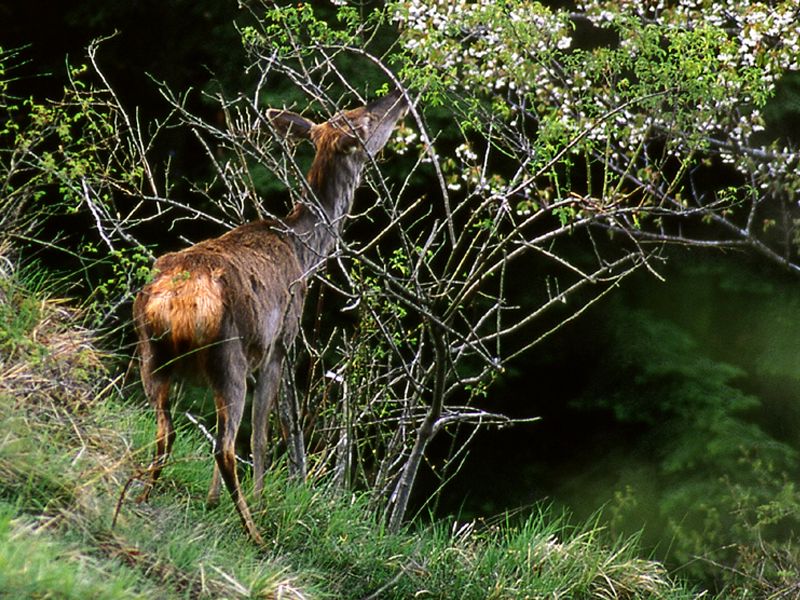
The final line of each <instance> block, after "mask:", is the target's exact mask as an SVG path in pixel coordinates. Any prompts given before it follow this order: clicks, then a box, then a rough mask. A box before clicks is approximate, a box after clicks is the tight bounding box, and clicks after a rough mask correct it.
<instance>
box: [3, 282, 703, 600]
mask: <svg viewBox="0 0 800 600" xmlns="http://www.w3.org/2000/svg"><path fill="white" fill-rule="evenodd" d="M0 279H2V280H1V281H0V319H2V320H1V321H0V330H1V331H0V345H2V347H3V350H4V351H3V353H2V354H1V355H0V597H13V598H28V597H30V598H67V599H70V598H76V599H77V598H166V599H169V598H198V597H206V598H249V597H253V598H286V599H305V598H353V599H367V598H373V599H378V598H381V599H383V598H398V599H407V598H444V599H447V598H476V599H486V598H543V599H544V598H570V599H573V600H579V599H596V598H600V599H603V598H608V599H635V598H663V599H668V600H673V599H675V600H677V599H688V598H695V597H698V596H697V594H696V593H695V592H693V591H692V590H690V589H688V588H686V587H683V586H681V585H680V584H678V583H676V582H675V581H673V580H672V579H671V578H670V577H669V575H668V574H667V573H666V572H665V571H664V569H663V567H662V566H661V565H660V564H658V563H656V562H654V561H651V560H647V559H642V558H640V557H639V556H638V554H637V546H636V543H635V540H621V541H616V542H610V541H609V540H606V539H604V536H603V532H602V528H601V527H600V526H599V525H598V524H597V523H590V524H587V525H585V526H584V527H582V528H574V527H570V526H568V525H567V524H566V520H565V519H562V518H560V517H559V516H558V515H556V514H553V513H552V512H551V511H549V510H541V511H539V512H535V513H534V514H533V515H532V516H530V517H529V518H528V519H527V520H523V521H522V522H515V523H512V522H510V521H506V520H503V519H498V520H497V521H496V522H492V523H473V522H468V523H460V522H456V521H451V522H446V523H443V522H438V523H433V524H429V525H427V526H426V525H424V524H417V525H416V527H415V528H414V529H411V528H409V529H406V530H405V531H402V532H400V533H397V534H394V533H390V532H389V531H388V530H387V529H386V528H385V527H384V526H383V524H382V523H381V522H380V521H379V520H378V519H377V518H376V517H375V516H374V514H373V513H372V512H371V511H370V510H369V509H368V507H367V503H366V501H365V500H364V499H362V498H361V497H359V495H357V494H347V493H343V492H341V491H338V490H335V489H334V488H333V486H332V484H330V483H328V482H326V481H325V480H324V478H323V479H320V480H317V481H315V482H309V483H302V482H296V481H293V480H292V479H291V478H290V477H288V475H287V474H286V472H285V470H284V469H283V468H281V467H280V465H278V466H276V467H275V468H273V469H272V470H271V471H270V472H269V473H268V475H267V477H266V481H265V490H264V496H263V499H262V501H261V503H260V505H258V508H257V510H256V511H255V518H256V520H257V522H258V524H259V527H260V528H261V530H262V533H263V534H264V536H265V539H266V540H268V541H267V545H266V547H264V548H257V547H255V546H253V545H252V544H251V543H250V541H249V540H248V539H247V538H246V537H245V536H244V534H243V532H242V529H241V526H240V524H239V522H238V519H237V517H236V513H235V511H234V510H233V507H232V505H231V503H230V501H229V500H228V499H227V498H225V500H224V501H223V502H221V504H220V506H219V507H217V508H215V509H207V508H206V507H205V506H204V503H203V500H204V498H205V489H206V486H207V485H208V482H209V479H210V476H211V468H212V463H211V457H210V451H209V448H208V444H207V442H206V440H205V439H204V437H203V436H202V435H201V434H200V432H198V431H197V430H196V429H194V427H193V426H191V425H189V424H185V425H184V426H183V427H181V428H180V430H179V433H178V440H177V443H176V444H175V452H174V454H173V456H172V457H171V461H170V464H169V465H168V467H167V469H166V470H165V472H164V474H163V475H162V479H161V480H160V482H159V486H158V487H157V488H156V491H155V492H154V494H153V496H152V498H151V500H150V502H149V503H148V504H145V505H137V504H135V503H134V502H133V501H132V499H131V497H133V495H134V493H135V490H134V489H130V490H127V487H128V486H126V484H127V483H129V482H131V481H132V482H134V485H132V486H129V487H131V488H135V487H136V484H135V482H136V480H137V476H138V475H141V472H142V467H143V466H145V465H146V464H147V462H148V460H149V457H150V454H151V451H152V448H151V447H150V446H149V444H150V443H151V440H152V439H153V431H154V423H153V421H154V419H153V417H152V415H151V414H150V411H149V410H148V409H147V407H146V406H145V403H144V402H140V401H131V400H130V399H127V400H125V399H123V397H122V396H123V395H126V396H127V395H129V392H128V391H125V392H124V393H123V392H122V391H121V390H120V389H119V388H118V386H117V382H116V381H115V379H114V378H113V377H112V376H111V374H110V373H109V372H108V371H106V370H105V368H104V366H103V365H104V364H105V363H106V362H108V361H107V360H106V359H105V357H104V356H103V354H102V353H101V352H100V351H99V350H97V344H96V336H94V335H93V334H92V332H90V331H89V330H88V329H86V328H83V327H81V325H80V313H79V312H78V311H75V310H74V309H70V308H69V307H68V304H67V303H65V302H64V301H61V300H57V299H54V298H52V297H51V298H48V297H47V295H46V294H43V293H42V291H41V290H39V289H37V288H36V286H31V285H30V281H26V280H25V278H24V277H20V276H19V274H18V273H16V272H15V273H3V274H2V277H0ZM248 483H249V482H247V481H246V480H245V486H246V487H247V486H248ZM126 490H127V492H128V493H127V494H125V496H124V497H123V496H122V494H123V491H126ZM254 505H255V503H254ZM117 508H118V509H119V514H118V517H117V519H116V523H115V524H114V526H112V522H113V520H114V514H115V511H116V510H117Z"/></svg>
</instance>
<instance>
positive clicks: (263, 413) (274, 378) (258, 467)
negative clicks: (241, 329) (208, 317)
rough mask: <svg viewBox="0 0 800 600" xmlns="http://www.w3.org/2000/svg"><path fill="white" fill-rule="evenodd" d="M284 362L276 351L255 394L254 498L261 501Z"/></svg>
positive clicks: (261, 377)
mask: <svg viewBox="0 0 800 600" xmlns="http://www.w3.org/2000/svg"><path fill="white" fill-rule="evenodd" d="M282 362H283V355H282V353H281V352H279V351H277V350H274V351H273V352H272V354H271V356H270V358H269V359H268V360H267V362H266V363H265V364H264V365H263V366H262V367H261V369H260V370H259V373H258V381H257V383H256V389H255V391H254V393H253V418H252V421H253V422H252V423H251V426H252V437H251V451H252V453H253V490H254V496H255V497H256V498H258V499H259V500H260V499H261V495H262V492H263V490H264V470H265V468H266V456H267V440H269V417H270V414H271V413H272V409H273V407H274V406H275V399H276V396H277V395H278V390H279V389H280V377H281V364H282Z"/></svg>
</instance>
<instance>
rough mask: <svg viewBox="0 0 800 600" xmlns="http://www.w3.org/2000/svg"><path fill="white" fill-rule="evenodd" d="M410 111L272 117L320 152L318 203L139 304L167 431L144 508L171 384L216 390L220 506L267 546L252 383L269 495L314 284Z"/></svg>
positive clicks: (167, 280)
mask: <svg viewBox="0 0 800 600" xmlns="http://www.w3.org/2000/svg"><path fill="white" fill-rule="evenodd" d="M406 110H407V104H406V103H405V100H404V99H403V96H402V94H401V93H400V92H398V91H396V92H393V93H391V94H389V95H387V96H385V97H383V98H381V99H379V100H376V101H374V102H372V103H370V104H368V105H367V106H363V107H360V108H356V109H354V110H350V111H345V112H343V113H341V114H338V115H336V116H334V117H333V118H332V119H330V120H329V121H327V122H325V123H321V124H318V125H317V124H314V123H312V122H311V121H309V120H308V119H306V118H304V117H302V116H300V115H298V114H295V113H292V112H289V111H283V110H269V111H268V112H267V118H268V120H269V121H270V123H271V125H272V127H273V129H274V130H275V132H276V133H277V134H279V135H281V136H283V137H284V138H291V139H296V140H300V139H305V140H310V141H311V142H312V143H313V144H314V146H315V148H316V156H315V158H314V161H313V163H312V165H311V169H310V170H309V173H308V176H307V179H308V189H309V190H310V192H311V194H313V197H314V199H315V200H316V202H309V201H308V198H306V201H303V202H300V203H298V204H297V205H296V206H295V207H294V208H293V210H292V211H291V212H290V213H289V215H287V216H286V218H284V219H283V220H282V221H273V220H259V221H254V222H252V223H247V224H245V225H241V226H240V227H236V228H235V229H233V230H231V231H229V232H227V233H225V234H224V235H222V236H220V237H217V238H213V239H209V240H205V241H202V242H200V243H198V244H195V245H194V246H191V247H189V248H186V249H184V250H181V251H179V252H171V253H169V254H165V255H163V256H162V257H161V258H159V259H158V260H157V261H156V262H155V265H154V278H153V280H152V281H151V282H150V283H148V284H147V285H146V286H145V287H144V288H143V289H142V290H141V291H140V292H139V294H137V296H136V299H135V301H134V305H133V315H134V325H135V328H136V332H137V335H138V339H139V343H138V350H139V355H140V360H141V378H142V383H143V385H144V390H145V393H146V395H147V398H148V399H149V401H150V402H151V404H152V405H153V407H154V408H155V412H156V422H157V433H156V449H155V457H154V459H153V463H152V464H151V466H150V469H149V473H150V477H149V480H148V481H147V482H146V483H145V489H144V491H143V492H142V494H141V496H140V497H139V501H143V500H146V499H147V498H148V496H149V494H150V491H151V490H152V487H153V485H154V484H155V482H156V479H158V476H159V474H160V473H161V470H162V468H163V466H164V463H165V462H166V460H167V457H168V456H169V453H170V451H171V449H172V444H173V442H174V439H175V429H174V427H173V424H172V417H171V413H170V399H169V391H170V385H171V383H172V382H173V380H174V378H176V377H181V378H184V379H190V380H199V381H200V382H201V383H205V384H206V385H208V386H210V387H211V389H212V391H213V394H214V403H215V408H216V416H217V433H216V445H215V450H214V456H215V459H216V462H215V468H214V476H213V478H212V482H211V487H210V489H209V496H208V500H209V503H212V504H213V503H216V502H217V501H218V498H219V478H220V475H221V477H222V479H223V480H224V482H225V485H226V487H227V488H228V491H229V492H230V494H231V497H232V499H233V502H234V504H235V506H236V509H237V511H238V513H239V516H240V517H241V520H242V523H243V525H244V528H245V530H246V531H247V533H248V535H249V536H250V537H251V538H252V539H253V540H254V541H255V542H256V543H259V544H261V543H263V540H262V538H261V536H260V534H259V532H258V529H257V528H256V526H255V523H254V522H253V518H252V515H251V513H250V509H249V507H248V504H247V501H246V500H245V497H244V495H243V493H242V490H241V486H240V484H239V478H238V475H237V470H236V457H235V448H234V445H235V441H236V434H237V432H238V430H239V425H240V423H241V420H242V416H243V414H244V407H245V394H246V379H247V376H248V374H249V373H251V372H255V374H256V385H255V389H254V390H253V406H252V431H253V433H252V453H253V480H254V491H255V495H256V496H260V494H261V491H262V488H263V477H264V460H265V454H266V451H265V449H266V437H267V421H268V418H269V413H270V411H271V408H272V406H273V404H274V402H275V398H276V396H277V393H278V389H279V386H280V376H281V368H282V363H283V360H284V357H285V354H286V351H287V349H288V348H289V347H290V346H291V344H292V343H293V341H294V339H295V337H296V336H297V333H298V328H299V322H300V317H301V313H302V310H303V301H304V298H305V294H306V283H305V281H306V278H307V277H308V275H309V274H310V273H311V272H313V271H314V269H315V268H317V267H318V266H319V265H320V264H321V263H322V262H324V260H325V258H326V257H327V256H328V255H329V254H330V252H331V251H332V249H333V247H334V246H335V244H336V240H337V239H338V236H339V234H340V232H341V229H342V226H343V223H344V219H345V217H346V216H347V214H348V213H349V211H350V208H351V205H352V201H353V195H354V192H355V189H356V187H357V186H358V184H359V181H360V177H361V173H362V171H363V169H364V166H365V164H366V163H367V161H368V159H369V157H371V156H374V155H375V154H376V153H377V152H379V151H380V150H381V148H383V146H384V145H385V144H386V142H387V141H388V139H389V137H390V136H391V133H392V131H393V130H394V127H395V125H396V124H397V122H398V121H399V120H400V119H401V118H402V117H403V116H404V115H405V113H406Z"/></svg>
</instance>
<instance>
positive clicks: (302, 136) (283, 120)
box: [267, 108, 314, 140]
mask: <svg viewBox="0 0 800 600" xmlns="http://www.w3.org/2000/svg"><path fill="white" fill-rule="evenodd" d="M267 119H268V120H269V122H270V123H271V124H272V126H273V127H274V128H275V131H276V132H277V133H278V135H280V136H281V137H283V138H284V139H292V140H310V139H311V134H310V132H311V128H312V127H313V126H314V123H312V122H311V121H309V120H308V119H306V118H305V117H301V116H300V115H298V114H297V113H293V112H292V111H289V110H277V109H274V108H270V109H269V110H268V111H267Z"/></svg>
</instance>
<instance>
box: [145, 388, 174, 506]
mask: <svg viewBox="0 0 800 600" xmlns="http://www.w3.org/2000/svg"><path fill="white" fill-rule="evenodd" d="M169 384H170V381H169V378H167V377H161V378H158V379H154V378H153V376H152V374H151V375H149V376H146V381H145V391H146V392H147V395H148V396H149V397H150V400H151V402H152V404H153V405H154V407H155V410H156V426H157V430H156V452H155V456H154V457H153V462H152V463H151V464H150V467H149V469H148V471H149V474H150V477H149V478H148V480H147V481H146V482H145V487H144V490H143V491H142V493H141V494H139V497H138V498H136V502H145V501H146V500H147V499H148V498H149V497H150V492H151V491H152V490H153V486H154V485H155V483H156V480H157V479H158V476H159V475H160V474H161V469H163V468H164V464H165V463H166V462H167V458H168V457H169V454H170V452H171V451H172V444H173V442H174V441H175V428H174V427H173V425H172V415H171V414H170V406H169Z"/></svg>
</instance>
